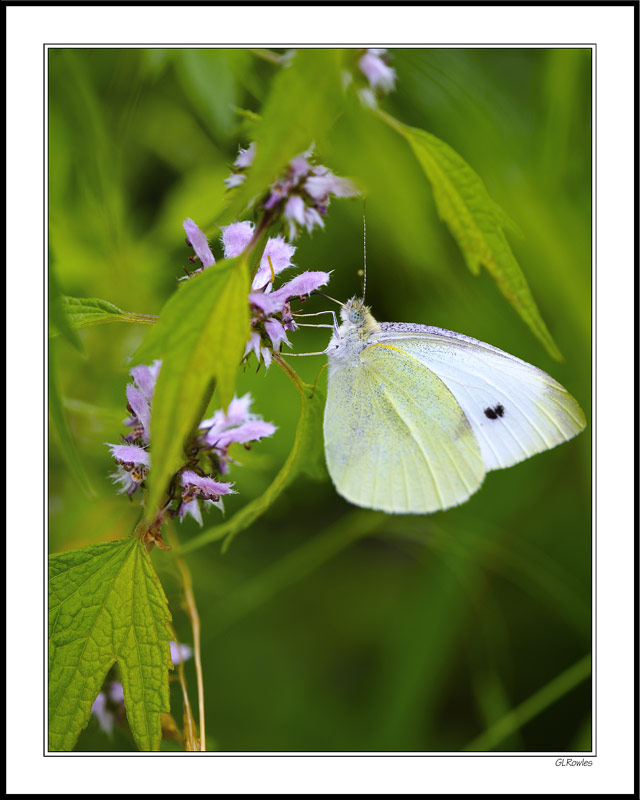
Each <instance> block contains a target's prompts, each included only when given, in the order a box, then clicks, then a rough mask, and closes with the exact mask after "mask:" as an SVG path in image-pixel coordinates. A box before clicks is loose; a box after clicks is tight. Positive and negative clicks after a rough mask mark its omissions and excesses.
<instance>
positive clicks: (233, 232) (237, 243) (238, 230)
mask: <svg viewBox="0 0 640 800" xmlns="http://www.w3.org/2000/svg"><path fill="white" fill-rule="evenodd" d="M252 236H253V224H252V223H251V222H247V221H245V222H233V223H231V225H227V226H225V227H224V228H223V229H222V237H221V238H222V246H223V247H224V257H225V258H233V257H234V256H237V255H240V253H241V252H242V251H243V250H244V249H245V247H246V246H247V245H248V244H249V242H250V241H251V237H252ZM295 251H296V248H295V247H294V246H293V245H291V244H289V243H288V242H285V240H284V239H283V238H282V236H276V237H275V238H272V239H268V240H267V244H266V246H265V248H264V253H263V254H262V258H261V259H260V266H259V267H258V270H257V272H256V274H255V276H254V278H253V283H252V286H251V288H252V289H253V290H254V291H256V290H258V289H264V288H265V287H268V288H267V290H269V289H270V283H271V281H272V279H273V275H277V274H278V273H280V272H282V270H284V269H287V268H288V267H291V266H293V265H292V263H291V258H292V256H293V254H294V253H295ZM269 260H271V263H269ZM272 268H273V274H272V271H271V270H272Z"/></svg>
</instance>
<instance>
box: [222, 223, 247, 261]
mask: <svg viewBox="0 0 640 800" xmlns="http://www.w3.org/2000/svg"><path fill="white" fill-rule="evenodd" d="M252 236H253V224H252V223H251V222H247V221H245V222H232V223H231V225H226V226H224V227H223V228H222V237H221V238H222V245H223V247H224V257H225V258H233V257H234V256H237V255H240V253H241V252H242V251H243V250H244V248H245V247H246V246H247V245H248V244H249V242H250V241H251V237H252Z"/></svg>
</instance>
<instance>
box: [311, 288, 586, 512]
mask: <svg viewBox="0 0 640 800" xmlns="http://www.w3.org/2000/svg"><path fill="white" fill-rule="evenodd" d="M341 317H342V325H341V326H340V327H339V328H337V329H336V330H335V331H334V335H333V337H332V339H331V341H330V343H329V346H328V347H327V350H326V351H325V352H326V353H327V355H328V358H329V386H328V394H327V404H326V407H325V414H324V440H325V455H326V460H327V466H328V468H329V474H330V475H331V478H332V480H333V482H334V484H335V486H336V489H337V490H338V492H339V493H340V494H341V495H342V496H343V497H345V498H346V499H347V500H349V501H350V502H352V503H355V504H356V505H359V506H364V507H366V508H374V509H380V510H382V511H387V512H391V513H410V514H422V513H428V512H431V511H438V510H439V509H444V508H449V507H450V506H455V505H458V504H459V503H462V502H464V501H465V500H467V499H468V498H469V497H470V496H471V495H472V494H473V493H474V492H476V491H477V490H478V488H479V487H480V484H481V483H482V481H483V478H484V476H485V473H486V472H488V471H489V470H493V469H501V468H503V467H510V466H511V465H512V464H516V463H517V462H518V461H522V460H524V459H525V458H529V456H532V455H534V454H535V453H539V452H540V451H542V450H548V449H550V448H552V447H555V446H556V445H558V444H561V443H562V442H566V441H567V440H568V439H571V438H572V437H573V436H575V435H576V434H577V433H579V432H580V431H581V430H582V429H583V428H584V427H585V416H584V413H583V411H582V409H581V408H580V406H579V405H578V403H577V402H576V401H575V399H574V398H573V397H572V396H571V395H570V394H569V393H568V392H567V391H566V389H564V388H563V387H562V386H561V385H560V384H559V383H557V381H555V380H554V379H553V378H551V377H550V376H549V375H547V374H546V373H545V372H542V370H539V369H537V368H536V367H534V366H532V365H531V364H527V363H526V362H525V361H521V360H520V359H519V358H516V357H515V356H512V355H509V354H508V353H505V352H503V351H502V350H498V348H497V347H492V346H491V345H489V344H485V343H484V342H480V341H478V340H477V339H472V338H470V337H469V336H463V335H462V334H460V333H454V332H452V331H448V330H444V329H442V328H433V327H430V326H428V325H412V324H407V323H403V322H382V323H378V322H376V320H375V319H374V318H373V316H372V315H371V314H370V312H369V309H368V308H367V307H366V306H365V305H364V302H363V301H362V300H360V299H359V298H355V297H354V298H352V299H351V300H349V302H348V303H346V304H344V305H343V308H342V309H341Z"/></svg>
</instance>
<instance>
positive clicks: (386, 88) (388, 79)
mask: <svg viewBox="0 0 640 800" xmlns="http://www.w3.org/2000/svg"><path fill="white" fill-rule="evenodd" d="M385 52H386V51H384V50H381V49H372V50H367V52H366V53H365V54H364V55H363V56H362V57H361V58H360V61H358V66H359V67H360V71H361V72H362V73H363V75H364V76H365V77H366V79H367V80H368V81H369V85H370V86H371V88H372V89H378V88H380V89H381V90H382V91H383V92H391V91H392V90H393V89H394V87H395V85H396V72H395V70H394V69H392V68H391V67H390V66H388V65H387V64H386V63H385V62H384V61H383V60H382V58H381V57H380V56H381V55H383V54H384V53H385Z"/></svg>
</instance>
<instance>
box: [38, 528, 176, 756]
mask: <svg viewBox="0 0 640 800" xmlns="http://www.w3.org/2000/svg"><path fill="white" fill-rule="evenodd" d="M169 619H170V615H169V611H168V609H167V601H166V598H165V596H164V592H163V591H162V587H161V586H160V582H159V581H158V577H157V575H156V573H155V571H154V569H153V567H152V566H151V562H150V560H149V556H148V555H147V554H146V552H145V551H144V548H143V547H142V545H141V543H140V541H139V540H138V539H137V538H135V537H130V538H129V539H125V540H122V541H120V542H105V543H104V544H97V545H90V546H89V547H82V548H80V549H78V550H71V551H69V552H68V553H60V554H57V555H54V556H51V558H50V559H49V667H50V674H49V681H50V683H49V748H50V749H51V750H69V749H71V748H72V747H73V745H74V744H75V742H76V739H77V738H78V734H79V733H80V731H81V730H82V729H83V728H84V727H85V725H86V724H87V722H88V720H89V713H90V711H91V705H92V703H93V701H94V700H95V698H96V695H97V694H98V692H99V690H100V687H101V686H102V682H103V680H104V678H105V676H106V674H107V672H108V671H109V669H110V668H111V667H112V666H113V664H114V662H115V661H116V660H117V662H118V665H119V667H120V673H121V675H122V685H123V688H124V696H125V704H126V707H127V719H128V721H129V725H130V727H131V731H132V733H133V736H134V738H135V740H136V744H137V745H138V747H139V748H140V749H141V750H157V749H158V747H159V746H160V738H161V729H160V714H162V713H163V712H168V711H169V683H168V671H167V670H168V668H169V666H170V663H171V662H170V659H169V638H170V634H169V628H168V625H167V623H168V621H169Z"/></svg>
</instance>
